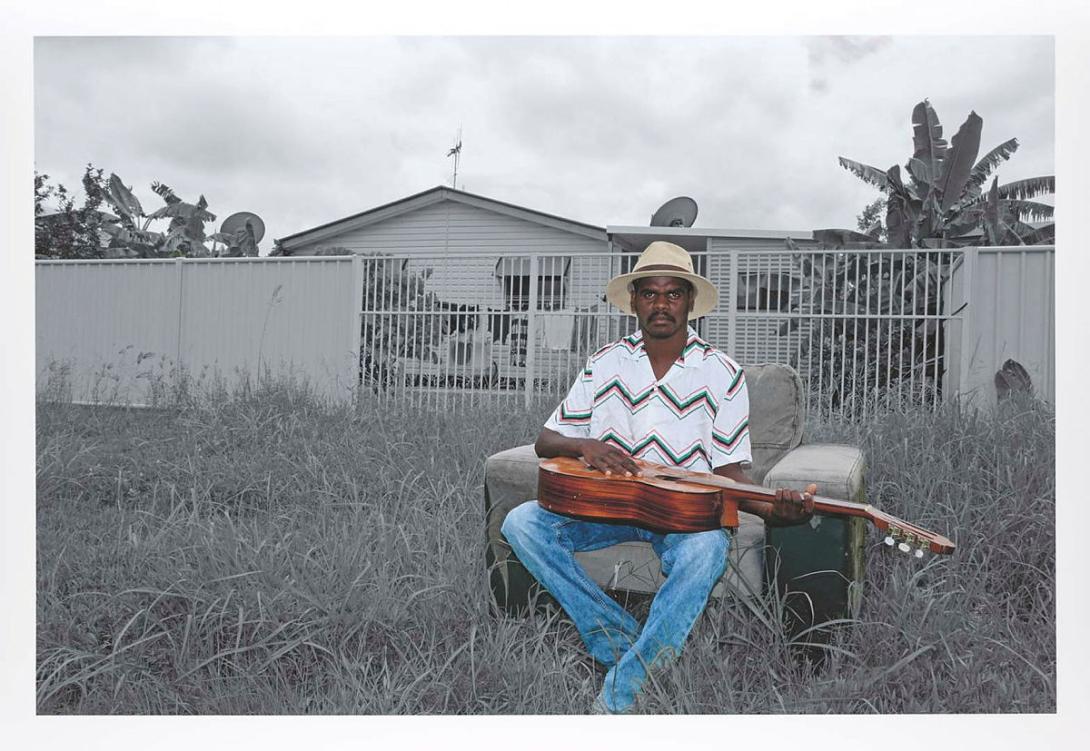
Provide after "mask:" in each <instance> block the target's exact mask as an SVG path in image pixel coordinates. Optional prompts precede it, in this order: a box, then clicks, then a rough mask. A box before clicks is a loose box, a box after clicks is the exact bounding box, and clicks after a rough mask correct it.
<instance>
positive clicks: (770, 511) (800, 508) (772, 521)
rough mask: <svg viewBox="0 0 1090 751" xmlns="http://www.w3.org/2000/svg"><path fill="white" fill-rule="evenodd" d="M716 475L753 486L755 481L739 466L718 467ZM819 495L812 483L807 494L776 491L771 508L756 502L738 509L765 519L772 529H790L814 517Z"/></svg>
mask: <svg viewBox="0 0 1090 751" xmlns="http://www.w3.org/2000/svg"><path fill="white" fill-rule="evenodd" d="M714 472H715V474H717V475H719V476H721V477H726V478H727V479H729V480H734V481H735V482H739V483H744V484H746V485H752V484H754V483H753V480H751V479H750V478H749V476H748V475H747V474H746V473H745V470H743V469H742V468H741V466H739V465H738V464H725V465H723V466H722V467H716V468H715V470H714ZM815 493H817V485H815V484H814V483H811V484H809V485H807V486H806V490H805V492H800V491H798V490H789V489H787V488H777V489H776V499H775V500H774V501H773V502H772V506H771V508H769V506H768V504H765V503H760V502H756V501H745V500H743V501H740V502H739V503H738V508H739V509H740V510H742V511H745V512H746V513H749V514H754V515H755V516H759V517H761V518H762V519H764V522H765V524H767V525H769V526H772V527H790V526H793V525H795V524H802V523H803V522H805V521H809V519H810V517H811V516H813V515H814V494H815Z"/></svg>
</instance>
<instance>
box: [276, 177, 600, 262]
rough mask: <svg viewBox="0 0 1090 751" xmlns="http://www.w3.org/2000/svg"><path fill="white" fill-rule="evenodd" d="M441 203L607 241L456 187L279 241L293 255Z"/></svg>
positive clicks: (585, 227) (593, 231)
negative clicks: (303, 249)
mask: <svg viewBox="0 0 1090 751" xmlns="http://www.w3.org/2000/svg"><path fill="white" fill-rule="evenodd" d="M440 201H457V202H458V203H464V204H466V205H468V206H475V207H477V208H480V209H484V210H486V211H494V212H496V213H498V214H505V215H507V216H511V217H515V218H516V219H523V220H525V221H528V222H534V223H536V224H542V225H545V226H546V227H553V228H555V229H560V230H565V231H567V232H574V233H575V234H578V235H583V236H585V237H590V238H593V239H595V240H602V241H605V239H606V231H605V229H604V228H603V227H596V226H594V225H593V224H585V223H583V222H576V221H574V220H571V219H565V218H563V217H559V216H554V215H553V214H546V213H545V212H543V211H537V210H535V209H528V208H526V207H525V206H518V205H517V204H513V203H507V202H506V201H497V200H496V199H494V198H488V197H486V196H479V195H476V194H473V193H466V192H465V191H464V190H455V189H454V188H448V187H446V186H443V185H437V186H436V187H434V188H430V189H428V190H425V191H423V192H421V193H416V194H414V195H411V196H408V197H406V198H401V199H399V200H397V201H393V202H391V203H387V204H383V205H382V206H378V207H376V208H373V209H368V210H367V211H362V212H360V213H358V214H353V215H351V216H346V217H344V218H343V219H337V220H336V221H333V222H328V223H327V224H322V225H319V226H317V227H312V228H311V229H307V230H303V231H302V232H296V233H295V234H293V235H287V236H286V237H282V238H280V239H279V241H278V242H279V243H280V244H281V246H283V248H284V250H286V251H288V252H290V251H291V250H292V249H293V248H297V247H300V246H302V245H306V244H309V243H312V242H317V241H319V240H327V239H329V238H331V237H335V236H336V235H340V234H342V233H344V232H349V231H352V230H355V229H359V228H360V227H366V226H367V225H369V224H375V223H377V222H381V221H384V220H386V219H390V218H392V217H395V216H399V215H401V214H406V213H408V212H410V211H416V210H417V209H421V208H423V207H425V206H430V205H432V204H435V203H439V202H440Z"/></svg>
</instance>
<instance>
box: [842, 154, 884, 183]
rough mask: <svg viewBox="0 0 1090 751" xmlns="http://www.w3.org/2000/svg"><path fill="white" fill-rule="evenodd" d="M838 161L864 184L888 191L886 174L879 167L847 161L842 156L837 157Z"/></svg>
mask: <svg viewBox="0 0 1090 751" xmlns="http://www.w3.org/2000/svg"><path fill="white" fill-rule="evenodd" d="M837 161H839V162H840V166H841V167H843V168H844V169H846V170H848V171H849V172H851V173H852V174H853V175H855V176H856V177H858V178H859V179H860V180H862V181H863V182H865V183H870V184H871V185H873V186H875V187H876V188H878V189H880V190H882V191H885V190H886V189H887V187H888V183H887V180H886V173H885V172H884V171H882V170H880V169H878V168H877V167H871V166H870V165H869V164H863V163H862V162H856V161H853V160H851V159H845V158H844V157H842V156H841V157H837Z"/></svg>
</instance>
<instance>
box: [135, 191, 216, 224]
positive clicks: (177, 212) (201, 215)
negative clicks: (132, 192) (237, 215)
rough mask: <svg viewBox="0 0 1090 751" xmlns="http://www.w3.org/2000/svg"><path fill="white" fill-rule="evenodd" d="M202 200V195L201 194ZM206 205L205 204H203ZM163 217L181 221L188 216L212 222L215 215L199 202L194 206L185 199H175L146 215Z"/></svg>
mask: <svg viewBox="0 0 1090 751" xmlns="http://www.w3.org/2000/svg"><path fill="white" fill-rule="evenodd" d="M201 199H202V201H203V199H204V196H201ZM205 205H207V204H205ZM164 217H177V218H179V219H182V220H183V221H188V220H189V219H190V218H197V219H200V220H201V221H202V222H214V221H216V215H215V214H213V213H212V212H211V211H206V210H205V209H204V208H203V207H201V206H200V204H197V205H196V206H194V205H193V204H191V203H186V202H185V201H176V202H174V203H170V204H167V205H166V206H164V207H162V208H161V209H156V210H155V211H153V212H152V213H151V214H149V215H148V218H149V219H163V218H164Z"/></svg>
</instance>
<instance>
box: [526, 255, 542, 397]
mask: <svg viewBox="0 0 1090 751" xmlns="http://www.w3.org/2000/svg"><path fill="white" fill-rule="evenodd" d="M538 271H539V269H538V257H537V255H531V256H530V300H529V302H528V303H527V305H526V396H525V402H524V404H525V405H526V408H527V409H529V408H530V401H531V397H532V395H533V390H534V378H535V377H536V375H537V373H536V365H537V358H536V356H535V350H536V341H537V340H536V337H535V336H534V311H535V310H537V277H538Z"/></svg>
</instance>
